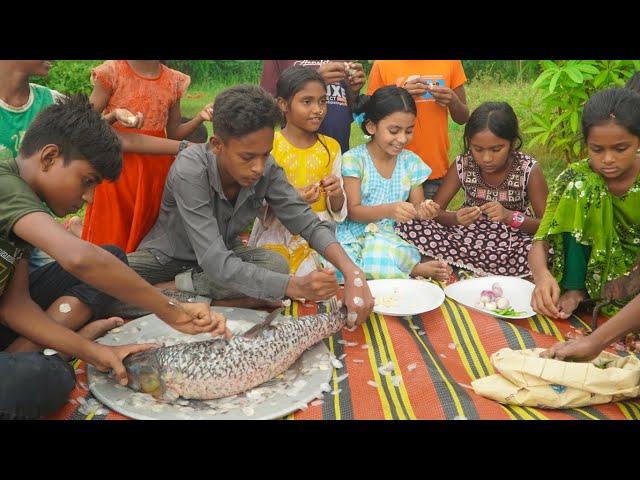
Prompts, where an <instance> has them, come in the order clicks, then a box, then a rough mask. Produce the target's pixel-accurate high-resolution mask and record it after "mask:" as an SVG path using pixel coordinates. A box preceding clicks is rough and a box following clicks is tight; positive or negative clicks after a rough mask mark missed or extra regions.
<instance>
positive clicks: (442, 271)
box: [411, 260, 453, 282]
mask: <svg viewBox="0 0 640 480" xmlns="http://www.w3.org/2000/svg"><path fill="white" fill-rule="evenodd" d="M452 273H453V270H452V269H451V267H450V266H449V265H448V264H447V262H445V261H444V260H429V261H427V262H423V263H419V264H418V265H416V266H415V267H413V270H412V271H411V275H413V276H414V277H417V276H420V277H425V278H433V279H434V280H439V281H441V282H446V281H447V280H449V277H451V274H452Z"/></svg>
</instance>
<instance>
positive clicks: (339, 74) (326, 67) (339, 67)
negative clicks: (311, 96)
mask: <svg viewBox="0 0 640 480" xmlns="http://www.w3.org/2000/svg"><path fill="white" fill-rule="evenodd" d="M318 73H319V74H320V75H322V78H324V81H325V82H326V83H340V82H341V81H343V80H344V79H346V78H347V71H346V69H345V67H344V63H341V62H327V63H323V64H322V65H320V68H318Z"/></svg>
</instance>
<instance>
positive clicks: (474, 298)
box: [444, 276, 536, 319]
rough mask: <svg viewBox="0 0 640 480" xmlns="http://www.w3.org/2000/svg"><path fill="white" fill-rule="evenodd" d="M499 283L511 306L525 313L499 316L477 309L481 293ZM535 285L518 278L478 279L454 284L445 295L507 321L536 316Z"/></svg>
mask: <svg viewBox="0 0 640 480" xmlns="http://www.w3.org/2000/svg"><path fill="white" fill-rule="evenodd" d="M496 282H497V283H499V284H500V286H501V287H502V290H503V292H504V295H503V296H504V297H506V298H507V300H509V304H510V305H511V306H512V307H513V309H514V310H515V311H516V312H524V313H523V314H522V315H516V316H507V315H498V314H497V313H495V312H492V311H491V310H487V309H485V308H479V307H476V302H478V301H480V292H482V291H483V290H491V286H492V285H493V284H494V283H496ZM534 288H535V285H534V284H533V283H531V282H528V281H527V280H523V279H522V278H517V277H501V276H491V277H478V278H470V279H469V280H461V281H459V282H456V283H452V284H451V285H449V286H447V287H446V288H445V289H444V293H445V294H446V295H447V296H448V297H449V298H452V299H453V300H455V301H456V302H458V303H461V304H463V305H464V306H465V307H467V308H473V309H474V310H478V311H480V312H484V313H488V314H490V315H493V316H494V317H499V318H507V319H523V318H529V317H533V316H535V314H536V312H534V311H533V309H532V308H531V295H532V294H533V289H534Z"/></svg>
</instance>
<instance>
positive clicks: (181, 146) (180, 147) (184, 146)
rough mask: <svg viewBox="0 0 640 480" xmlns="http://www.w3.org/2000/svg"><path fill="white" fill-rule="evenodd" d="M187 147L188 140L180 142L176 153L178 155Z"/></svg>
mask: <svg viewBox="0 0 640 480" xmlns="http://www.w3.org/2000/svg"><path fill="white" fill-rule="evenodd" d="M188 146H189V141H188V140H180V146H179V147H178V153H180V152H181V151H182V150H184V149H185V148H187V147H188Z"/></svg>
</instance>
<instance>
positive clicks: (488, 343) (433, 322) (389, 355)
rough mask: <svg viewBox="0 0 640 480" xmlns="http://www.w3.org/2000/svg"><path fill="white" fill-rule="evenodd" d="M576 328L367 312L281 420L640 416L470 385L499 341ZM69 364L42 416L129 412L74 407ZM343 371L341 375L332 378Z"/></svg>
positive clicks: (451, 311) (539, 338)
mask: <svg viewBox="0 0 640 480" xmlns="http://www.w3.org/2000/svg"><path fill="white" fill-rule="evenodd" d="M317 308H318V307H317V306H316V305H315V304H313V305H310V304H300V303H293V304H292V305H291V306H290V307H288V308H287V309H286V310H287V311H285V312H284V313H285V314H286V315H292V316H294V317H296V316H302V315H308V314H313V313H315V312H316V311H317ZM319 308H323V307H322V306H321V307H319ZM578 328H580V329H583V330H586V331H590V326H589V324H588V320H587V319H586V317H585V318H581V317H579V316H576V315H574V316H572V317H571V318H569V319H567V320H554V321H552V320H550V319H548V318H546V317H544V316H541V315H537V316H535V317H531V318H529V319H526V320H509V321H505V320H501V319H497V318H494V317H492V316H490V315H486V314H483V313H481V312H477V311H475V310H470V309H469V310H468V309H466V308H465V307H464V306H462V305H460V304H458V303H457V302H455V301H453V300H450V299H449V298H447V299H446V300H445V302H444V303H443V304H442V306H441V307H440V308H438V309H436V310H434V311H431V312H428V313H424V314H422V315H415V316H413V317H392V316H383V315H379V314H375V313H374V314H372V315H371V317H370V318H369V319H368V321H367V322H366V323H364V324H363V325H362V326H360V327H359V328H357V329H356V330H354V331H353V332H349V331H347V330H342V331H340V332H338V333H337V334H335V335H334V336H332V337H330V338H328V339H326V340H325V343H326V345H327V347H328V348H329V350H330V351H331V352H332V353H333V354H334V355H335V356H336V357H338V358H340V357H342V355H345V354H346V356H344V357H343V358H342V363H343V364H344V367H343V368H341V369H338V370H334V371H333V375H332V380H331V382H330V383H331V386H332V388H333V392H335V393H336V394H334V393H333V392H328V393H325V394H324V398H323V402H322V404H318V405H315V406H311V405H309V406H308V408H307V409H306V410H299V411H297V412H296V413H294V414H291V415H289V416H287V417H286V419H289V420H321V419H323V420H360V419H368V420H383V419H384V420H408V419H429V420H441V419H442V420H444V419H470V420H471V419H493V420H576V419H577V420H604V419H611V420H637V419H640V402H638V401H624V402H617V403H609V404H606V405H600V406H596V407H583V408H573V409H567V410H545V409H539V408H531V407H517V406H506V405H501V404H499V403H496V402H494V401H492V400H488V399H486V398H483V397H480V396H478V395H476V394H475V393H474V392H473V389H472V388H471V382H472V381H473V380H475V379H477V378H480V377H484V376H487V375H491V374H493V373H495V372H494V369H493V367H492V366H491V363H490V361H489V357H490V356H491V354H492V353H494V352H495V351H497V350H499V349H501V348H504V347H509V348H513V349H522V348H532V347H549V346H551V345H552V344H553V343H555V342H556V341H558V340H564V339H565V338H566V337H567V334H568V333H569V332H571V331H573V330H574V329H578ZM389 362H393V365H394V368H395V371H394V372H393V373H392V374H391V375H381V374H380V372H379V367H380V366H383V365H386V364H388V363H389ZM74 367H75V369H76V373H77V384H76V387H75V389H74V390H73V392H72V393H71V397H70V399H69V402H68V403H67V404H66V405H65V406H64V407H63V408H62V409H61V410H59V411H58V412H57V413H56V414H55V415H52V416H51V417H49V418H51V419H70V420H82V419H83V420H127V419H128V418H127V417H124V416H122V415H120V414H118V413H116V412H113V411H109V412H108V413H107V414H106V415H105V414H102V415H94V414H89V415H86V414H82V413H80V405H79V402H82V400H79V399H81V398H83V399H85V400H88V399H90V398H92V395H91V393H90V392H89V391H88V390H87V376H86V366H85V364H84V363H83V362H81V361H76V362H75V363H74ZM344 374H348V377H347V378H345V379H343V380H342V381H340V382H339V383H338V380H339V379H340V377H342V376H343V375H344ZM393 377H399V378H395V379H394V378H393ZM318 403H319V402H318ZM104 408H106V407H104Z"/></svg>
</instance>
